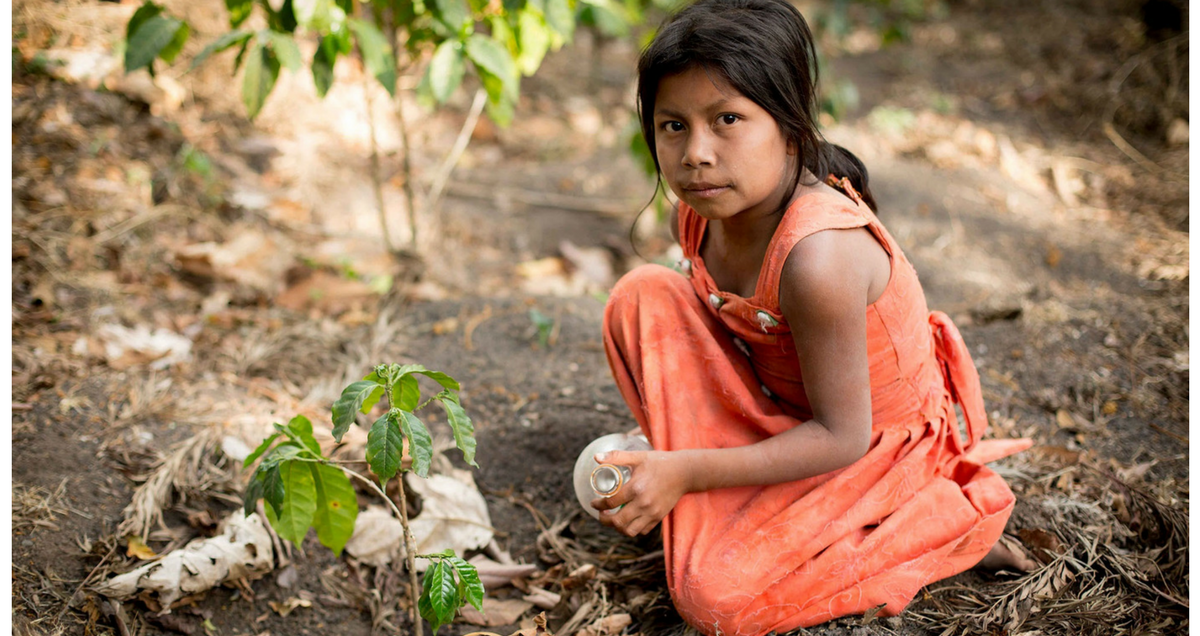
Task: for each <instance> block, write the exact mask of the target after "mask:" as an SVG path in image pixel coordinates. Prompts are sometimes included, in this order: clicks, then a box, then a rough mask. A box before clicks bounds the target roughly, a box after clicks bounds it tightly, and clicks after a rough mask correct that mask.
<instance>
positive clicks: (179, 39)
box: [158, 22, 192, 64]
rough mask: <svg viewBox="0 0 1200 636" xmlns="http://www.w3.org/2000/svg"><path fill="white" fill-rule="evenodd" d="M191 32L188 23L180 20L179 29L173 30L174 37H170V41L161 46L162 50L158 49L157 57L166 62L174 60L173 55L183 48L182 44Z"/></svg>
mask: <svg viewBox="0 0 1200 636" xmlns="http://www.w3.org/2000/svg"><path fill="white" fill-rule="evenodd" d="M191 33H192V28H191V27H190V26H188V23H187V22H181V23H180V24H179V29H178V30H177V31H175V37H173V38H171V41H170V42H169V43H168V44H167V45H166V46H165V47H163V50H162V51H159V53H158V57H159V58H160V59H162V61H164V62H166V63H167V64H170V63H171V62H174V61H175V57H176V56H178V55H179V52H180V51H182V50H183V45H184V44H185V43H186V42H187V39H188V36H189V35H191Z"/></svg>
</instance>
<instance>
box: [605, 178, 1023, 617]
mask: <svg viewBox="0 0 1200 636" xmlns="http://www.w3.org/2000/svg"><path fill="white" fill-rule="evenodd" d="M831 181H832V179H831ZM841 184H842V185H843V189H844V190H845V191H846V193H847V194H846V196H843V195H842V194H840V193H836V194H835V193H828V192H817V193H812V194H808V195H805V196H803V197H801V198H799V199H797V200H796V201H794V202H793V203H792V205H791V206H790V207H789V208H788V209H787V211H786V212H785V213H784V217H783V219H782V220H781V221H780V224H779V227H778V228H777V229H776V231H775V235H774V236H773V238H772V240H771V244H770V246H769V247H768V251H767V254H766V257H765V259H764V262H763V264H762V269H761V271H760V275H759V279H758V285H757V288H756V291H755V294H754V296H753V297H751V298H742V297H739V296H737V295H735V294H731V293H728V292H724V291H721V290H720V289H718V288H717V286H716V284H715V283H714V282H713V279H712V278H711V277H710V276H709V274H708V272H707V271H706V269H705V266H704V261H703V260H702V259H701V257H700V246H701V243H702V241H703V240H704V235H705V230H706V228H707V223H708V221H707V220H706V219H704V218H703V217H701V216H699V215H698V214H696V212H695V211H694V210H692V209H691V208H690V207H688V206H687V205H686V204H682V203H681V204H680V206H679V235H680V243H682V246H683V253H684V259H683V260H682V261H681V262H680V269H681V270H682V273H680V272H678V271H675V270H673V269H669V268H666V267H662V266H659V265H643V266H641V267H639V268H636V269H634V270H633V271H631V272H629V273H628V274H626V275H625V276H624V277H622V279H621V280H620V281H618V282H617V284H616V286H615V287H614V288H613V290H612V292H611V294H610V296H609V301H608V305H607V307H606V309H605V316H604V336H605V350H606V353H607V356H608V361H609V365H610V367H611V368H612V372H613V376H614V378H615V379H616V383H617V386H618V387H619V388H620V390H621V394H622V396H623V397H624V399H625V401H626V403H628V405H629V407H630V410H631V411H632V412H633V415H634V417H635V418H636V419H637V421H638V424H639V425H640V426H641V429H642V431H643V432H644V433H645V434H646V436H647V438H648V439H649V440H650V441H651V444H652V445H653V446H654V448H655V449H658V450H677V449H691V448H728V447H734V446H741V445H747V444H753V443H755V442H758V441H760V440H762V439H765V438H767V437H770V436H772V435H777V434H779V433H781V432H783V431H785V430H787V429H789V428H791V427H794V426H796V425H797V424H799V423H800V422H803V421H805V420H808V419H811V418H812V410H811V408H810V406H809V403H808V400H807V398H806V396H805V392H804V379H803V378H802V377H800V368H799V362H798V360H797V357H796V351H795V346H794V343H793V341H792V337H791V333H790V329H789V327H788V324H787V321H786V320H785V319H784V316H783V314H782V312H781V311H780V308H779V278H780V271H781V270H782V268H783V264H784V261H785V260H786V259H787V256H788V254H789V253H790V252H791V250H792V247H794V246H795V245H796V243H797V242H798V241H800V240H801V239H803V238H805V237H806V236H809V235H810V234H813V233H814V232H820V231H822V230H829V229H844V228H857V227H866V228H867V229H868V230H869V231H870V232H871V234H872V235H873V236H874V237H875V238H876V240H878V241H879V243H880V244H881V245H882V246H883V248H884V249H885V250H886V251H887V253H888V255H889V256H890V260H891V277H890V279H889V281H888V284H887V286H886V288H885V290H884V292H883V294H882V295H881V296H880V297H879V299H878V300H877V301H876V302H875V303H873V304H872V305H870V306H869V307H867V344H868V356H869V361H870V376H871V408H872V424H871V428H872V433H871V445H870V450H869V451H868V452H867V454H866V455H865V456H864V457H862V458H861V459H860V460H858V461H857V462H855V463H854V464H852V465H850V466H848V467H846V468H843V469H840V470H837V471H833V472H830V473H826V474H823V475H818V476H815V477H811V478H808V479H804V480H801V481H793V482H785V483H781V484H774V485H769V486H754V487H739V488H723V489H717V490H711V491H706V492H697V493H689V494H686V495H684V496H683V497H682V498H681V499H680V500H679V502H678V503H677V504H676V506H675V508H674V509H673V510H672V511H671V513H670V514H668V515H667V517H666V518H665V519H664V520H663V523H662V532H663V547H664V554H665V559H666V568H667V580H668V585H669V588H670V593H671V598H672V600H673V602H674V603H675V606H676V608H677V609H678V611H679V613H680V615H681V616H682V617H683V618H684V619H685V620H686V621H687V622H688V623H690V624H691V625H692V626H694V627H696V628H697V629H699V630H700V631H702V632H704V633H706V634H710V635H715V634H724V635H731V634H739V635H746V636H759V635H762V634H766V633H768V632H771V631H776V632H779V633H783V632H785V631H788V630H792V629H795V628H797V627H808V626H812V625H816V624H819V623H823V622H825V621H828V620H832V619H834V618H838V617H841V616H846V615H850V614H861V613H863V612H865V611H867V610H869V609H871V608H877V607H878V608H880V610H879V613H880V615H882V616H892V615H895V614H898V613H899V612H900V611H901V610H903V609H904V607H905V606H906V605H907V604H908V603H909V601H911V600H912V598H913V596H914V595H915V594H916V593H917V591H918V590H920V589H921V588H922V587H923V586H925V585H927V584H929V583H932V582H934V581H937V580H940V579H943V578H946V577H949V576H952V575H954V574H957V573H959V572H962V571H964V570H967V569H969V568H971V567H973V566H974V565H976V564H977V563H978V562H979V561H980V560H981V559H982V558H983V557H984V556H985V555H986V554H987V553H988V551H989V550H990V549H991V547H992V545H993V544H994V543H995V542H996V541H997V539H998V538H999V537H1000V535H1001V533H1002V532H1003V530H1004V525H1005V522H1006V521H1007V520H1008V517H1009V514H1010V513H1011V512H1012V508H1013V503H1014V497H1013V494H1012V491H1011V490H1010V489H1009V487H1008V485H1007V484H1006V483H1005V482H1004V480H1003V479H1002V478H1001V477H1000V476H999V475H997V474H996V473H995V472H993V471H992V470H991V469H989V468H987V467H986V466H984V464H985V463H986V462H988V461H992V460H994V459H998V458H1000V457H1004V456H1006V455H1010V454H1012V453H1015V452H1017V451H1020V450H1023V449H1025V448H1028V447H1029V445H1030V443H1031V442H1030V440H1024V439H1023V440H990V441H984V442H981V441H980V438H981V437H982V435H983V432H984V428H985V426H986V424H987V416H986V413H985V411H984V407H983V398H982V394H981V390H980V386H979V376H978V375H977V373H976V371H975V366H974V363H973V362H972V361H971V356H970V353H969V352H968V350H967V348H966V346H965V345H964V344H963V341H962V338H961V336H960V335H959V332H958V330H957V329H956V328H955V327H954V325H953V324H952V323H951V322H950V320H949V318H948V317H947V316H946V315H945V314H943V313H940V312H933V313H930V311H929V309H928V308H927V306H926V302H925V295H924V292H923V291H922V289H921V285H920V283H919V282H918V280H917V274H916V271H915V270H914V269H913V267H912V265H911V264H909V262H908V260H907V259H906V258H905V256H904V254H903V253H902V252H901V250H900V248H899V247H898V246H897V244H896V242H895V241H894V240H893V239H892V237H891V235H890V234H888V232H887V230H886V229H884V227H883V225H881V224H880V223H879V220H878V219H877V218H876V217H875V215H874V214H873V213H872V212H871V210H870V208H869V207H867V205H866V204H864V203H863V202H862V200H861V198H860V197H859V196H858V194H857V193H856V192H854V191H853V188H851V187H850V186H849V182H848V181H846V180H844V179H843V180H842V182H841ZM956 405H958V407H960V408H961V410H962V413H963V416H964V418H963V419H964V420H965V429H966V430H965V436H964V435H963V434H962V433H960V431H959V423H958V418H957V416H956V408H955V406H956ZM881 606H882V607H881Z"/></svg>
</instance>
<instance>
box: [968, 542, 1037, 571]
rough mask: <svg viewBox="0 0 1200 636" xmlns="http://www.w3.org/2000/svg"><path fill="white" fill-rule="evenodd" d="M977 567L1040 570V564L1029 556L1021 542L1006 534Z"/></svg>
mask: <svg viewBox="0 0 1200 636" xmlns="http://www.w3.org/2000/svg"><path fill="white" fill-rule="evenodd" d="M975 567H977V568H981V569H984V570H1009V571H1012V572H1032V571H1034V570H1036V569H1037V568H1038V562H1037V561H1035V560H1034V559H1033V557H1031V556H1029V553H1028V552H1026V551H1025V548H1024V547H1022V546H1021V543H1020V542H1019V541H1017V540H1016V539H1014V538H1013V537H1011V536H1009V535H1006V534H1004V535H1000V540H999V541H997V542H996V545H994V546H992V551H991V552H988V553H987V556H985V557H983V560H982V561H980V562H979V565H976V566H975Z"/></svg>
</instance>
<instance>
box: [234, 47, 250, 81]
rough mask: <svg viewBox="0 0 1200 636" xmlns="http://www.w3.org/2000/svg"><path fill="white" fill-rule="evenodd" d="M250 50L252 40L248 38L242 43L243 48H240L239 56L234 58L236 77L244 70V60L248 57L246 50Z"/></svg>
mask: <svg viewBox="0 0 1200 636" xmlns="http://www.w3.org/2000/svg"><path fill="white" fill-rule="evenodd" d="M248 48H250V39H249V38H246V41H245V42H242V45H241V47H239V48H238V52H237V55H235V56H234V58H233V74H234V75H237V72H238V69H240V68H242V59H244V58H245V57H246V50H247V49H248Z"/></svg>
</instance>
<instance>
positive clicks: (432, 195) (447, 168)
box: [425, 88, 487, 214]
mask: <svg viewBox="0 0 1200 636" xmlns="http://www.w3.org/2000/svg"><path fill="white" fill-rule="evenodd" d="M484 104H487V91H485V90H483V89H482V88H480V89H478V90H476V91H475V101H473V102H471V110H470V111H469V112H468V113H467V121H465V122H463V126H462V129H461V130H459V131H458V139H455V140H454V146H453V147H451V148H450V152H449V153H447V154H446V159H445V160H444V161H442V165H441V167H439V168H438V171H437V174H436V175H435V176H434V177H433V185H432V186H431V187H430V188H429V197H428V198H427V199H425V209H426V210H427V211H428V212H429V213H430V214H435V213H436V212H437V206H438V204H439V203H441V200H442V190H443V189H445V187H446V181H447V180H449V179H450V173H452V172H454V167H455V166H457V165H458V160H459V159H461V158H462V154H463V152H464V151H466V149H467V144H469V143H471V133H473V132H475V125H476V124H478V123H479V115H480V114H481V113H483V106H484Z"/></svg>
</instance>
